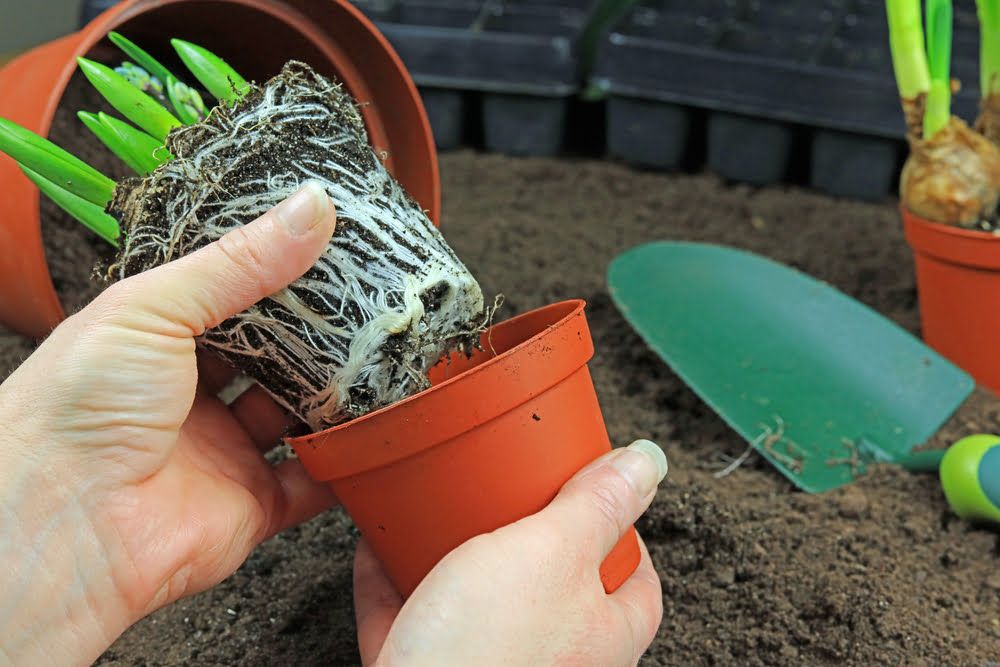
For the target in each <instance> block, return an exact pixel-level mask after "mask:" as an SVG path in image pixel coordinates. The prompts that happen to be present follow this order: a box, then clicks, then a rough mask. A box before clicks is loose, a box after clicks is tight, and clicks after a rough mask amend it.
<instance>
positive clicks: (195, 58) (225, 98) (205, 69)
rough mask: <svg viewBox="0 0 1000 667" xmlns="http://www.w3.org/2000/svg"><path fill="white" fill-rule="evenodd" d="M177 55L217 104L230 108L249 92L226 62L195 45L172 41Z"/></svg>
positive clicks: (247, 87) (178, 40)
mask: <svg viewBox="0 0 1000 667" xmlns="http://www.w3.org/2000/svg"><path fill="white" fill-rule="evenodd" d="M170 43H171V44H172V45H173V47H174V50H176V51H177V55H179V56H180V58H181V60H182V61H183V62H184V65H185V66H186V67H187V68H188V69H189V70H191V73H192V74H194V76H195V78H196V79H198V81H199V82H200V83H201V85H203V86H205V89H206V90H208V92H210V93H211V94H212V95H213V96H214V97H215V98H216V99H218V100H219V102H221V103H223V104H226V105H229V106H232V105H233V104H235V103H236V102H238V101H240V100H241V99H243V97H244V96H246V94H247V93H249V92H250V84H249V83H247V81H246V79H244V78H243V77H242V76H240V74H239V73H238V72H237V71H236V70H234V69H233V68H232V67H231V66H230V65H229V64H228V63H227V62H226V61H224V60H223V59H222V58H220V57H219V56H217V55H215V54H214V53H212V52H211V51H209V50H208V49H205V48H203V47H201V46H198V45H197V44H192V43H191V42H185V41H184V40H181V39H172V40H170Z"/></svg>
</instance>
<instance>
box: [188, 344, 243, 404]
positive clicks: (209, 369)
mask: <svg viewBox="0 0 1000 667" xmlns="http://www.w3.org/2000/svg"><path fill="white" fill-rule="evenodd" d="M195 355H196V356H197V358H198V383H199V384H200V385H201V386H202V387H203V388H204V390H205V391H206V392H207V393H209V394H211V395H212V396H215V395H216V394H218V393H219V392H220V391H222V390H223V389H225V388H226V386H227V385H228V384H229V383H230V382H232V380H233V378H234V377H236V369H235V368H233V367H232V366H230V365H229V364H227V363H226V362H225V361H223V360H222V359H221V358H220V357H219V356H218V355H216V354H212V353H211V352H209V351H207V350H203V349H201V348H199V349H197V350H195Z"/></svg>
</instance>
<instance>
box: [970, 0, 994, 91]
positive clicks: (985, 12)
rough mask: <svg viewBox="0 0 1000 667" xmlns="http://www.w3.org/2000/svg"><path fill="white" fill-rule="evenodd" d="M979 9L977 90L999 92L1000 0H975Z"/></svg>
mask: <svg viewBox="0 0 1000 667" xmlns="http://www.w3.org/2000/svg"><path fill="white" fill-rule="evenodd" d="M976 6H977V8H978V10H979V91H980V94H981V95H982V97H983V98H986V97H989V96H990V95H991V94H993V93H1000V0H976Z"/></svg>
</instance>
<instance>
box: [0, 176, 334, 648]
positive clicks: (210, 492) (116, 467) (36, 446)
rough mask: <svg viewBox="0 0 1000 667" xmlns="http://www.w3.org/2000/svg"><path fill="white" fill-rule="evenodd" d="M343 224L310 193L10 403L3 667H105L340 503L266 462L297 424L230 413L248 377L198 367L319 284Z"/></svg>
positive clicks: (0, 521) (115, 316) (101, 322)
mask: <svg viewBox="0 0 1000 667" xmlns="http://www.w3.org/2000/svg"><path fill="white" fill-rule="evenodd" d="M335 217H336V216H335V212H334V210H333V204H332V202H331V201H330V199H329V198H328V197H327V195H326V193H325V192H324V191H323V190H322V188H321V187H319V186H314V185H307V186H305V187H304V188H303V189H302V190H301V191H300V192H299V193H298V194H297V195H295V196H294V197H292V198H290V199H289V200H287V201H286V202H284V203H283V204H281V205H279V206H278V207H277V208H275V209H274V210H272V211H271V212H270V213H268V214H266V215H264V216H263V217H261V218H260V219H259V220H257V221H255V222H253V223H251V224H249V225H246V226H245V227H242V228H240V229H238V230H236V231H234V232H232V233H230V234H229V235H227V236H226V237H224V238H223V239H221V240H219V241H218V242H217V243H214V244H212V245H210V246H207V247H205V248H203V249H201V250H199V251H198V252H196V253H193V254H191V255H189V256H187V257H184V258H182V259H179V260H177V261H175V262H172V263H170V264H167V265H164V266H162V267H159V268H156V269H153V270H151V271H148V272H146V273H143V274H140V275H137V276H135V277H132V278H129V279H127V280H124V281H121V282H119V283H117V284H115V285H113V286H111V287H110V288H109V289H108V290H106V291H105V292H104V293H103V294H101V295H100V296H99V297H98V298H97V299H96V300H95V301H94V302H93V303H92V304H90V305H89V306H87V307H86V308H84V309H83V310H82V311H80V312H79V313H78V314H76V315H74V316H72V317H70V318H69V319H67V320H66V321H65V322H64V323H63V324H61V325H60V326H59V327H58V328H57V329H56V330H55V331H54V332H53V333H52V335H51V336H50V337H49V338H48V339H47V340H46V341H45V342H44V343H43V344H42V345H41V346H40V347H39V348H38V350H37V351H36V352H35V353H34V354H33V355H32V356H31V357H30V358H29V359H28V360H27V361H25V363H24V364H23V365H22V366H21V367H20V368H19V369H18V370H17V371H16V372H15V373H14V374H12V375H11V377H10V378H9V379H8V380H7V381H6V382H5V383H4V384H3V385H2V386H0V423H3V424H4V433H3V434H2V435H0V507H2V508H3V510H4V511H3V512H0V562H3V567H0V590H3V591H4V594H3V600H2V601H0V664H3V663H4V662H5V660H6V661H10V662H13V663H15V664H74V663H89V662H91V661H92V660H94V659H96V658H97V657H98V656H99V655H100V653H101V652H102V651H103V650H104V649H106V648H107V646H109V645H110V644H111V643H112V642H113V641H114V639H115V638H116V637H117V636H118V635H119V634H120V633H121V632H122V631H124V630H125V628H127V627H128V626H129V625H130V624H131V623H133V622H135V621H136V620H138V619H139V618H141V617H143V616H145V615H146V614H148V613H150V612H152V611H154V610H155V609H157V608H159V607H162V606H163V605H165V604H167V603H169V602H172V601H174V600H177V599H178V598H181V597H183V596H186V595H191V594H193V593H197V592H199V591H202V590H204V589H206V588H208V587H210V586H212V585H214V584H216V583H218V582H219V581H221V580H222V579H224V578H225V577H227V576H228V575H230V574H231V573H232V572H233V571H235V570H236V568H237V567H239V566H240V564H241V563H242V562H243V561H244V560H245V559H246V557H247V555H248V554H249V552H250V550H251V549H253V547H255V546H256V545H257V544H258V543H260V542H261V541H262V540H264V539H266V538H267V537H269V536H270V535H273V534H274V533H276V532H278V531H280V530H282V529H284V528H286V527H288V526H290V525H293V524H295V523H298V522H300V521H303V520H305V519H307V518H309V517H311V516H313V515H314V514H316V513H318V512H320V511H322V510H324V509H326V508H328V507H330V506H331V505H332V504H333V503H334V502H335V499H334V498H333V497H332V494H331V492H330V491H329V490H328V489H327V487H326V486H324V485H322V484H318V483H316V482H313V481H312V480H311V479H310V478H309V477H308V475H307V474H306V473H305V471H304V469H303V468H302V466H301V464H300V463H299V462H298V461H297V460H291V461H286V462H283V463H281V464H279V465H277V466H271V465H270V464H269V463H268V462H267V461H266V459H265V458H264V457H263V454H262V452H264V451H266V450H267V449H270V447H271V446H272V445H274V444H276V441H277V439H278V438H279V436H280V435H281V434H282V432H283V431H284V430H285V429H286V427H287V426H288V425H289V422H288V418H287V417H286V416H285V414H284V412H283V411H282V410H281V409H279V408H278V406H277V405H276V404H275V403H274V402H273V401H271V400H270V398H269V397H268V396H267V395H266V394H265V393H264V392H263V390H262V389H260V388H257V387H255V388H253V389H250V390H248V391H247V392H246V393H245V394H243V395H242V396H241V397H239V398H238V399H237V400H236V401H235V402H234V403H233V405H232V406H231V407H227V406H226V405H225V404H223V403H222V402H221V401H220V400H219V399H218V398H217V397H216V394H217V392H218V390H219V389H221V387H222V386H223V385H224V384H225V383H226V382H228V379H229V378H230V377H232V373H230V374H228V377H227V374H226V373H225V371H222V370H220V368H221V364H219V363H218V362H216V363H215V364H212V363H210V362H209V363H203V364H202V365H201V368H200V369H199V365H198V363H197V360H196V352H195V337H197V336H199V335H200V334H201V333H203V332H204V331H205V330H206V329H207V328H211V327H213V326H215V325H217V324H218V323H220V322H222V321H223V320H224V319H226V318H227V317H229V316H231V315H233V314H236V313H238V312H241V311H243V310H245V309H246V308H248V307H249V306H251V305H252V304H254V303H256V302H257V301H259V300H261V299H262V298H264V297H266V296H268V295H270V294H273V293H275V292H277V291H279V290H280V289H282V288H284V287H285V286H287V285H288V284H289V283H291V282H292V281H294V280H295V279H296V278H298V277H299V276H300V275H302V274H303V273H305V272H306V271H307V270H308V269H309V268H310V267H311V266H312V265H313V264H314V263H315V261H316V260H317V259H318V258H319V255H320V253H321V252H322V251H323V249H324V247H325V246H326V244H327V242H328V241H329V239H330V236H331V234H332V233H333V229H334V226H335ZM199 370H200V371H201V372H200V373H199ZM8 565H9V566H8Z"/></svg>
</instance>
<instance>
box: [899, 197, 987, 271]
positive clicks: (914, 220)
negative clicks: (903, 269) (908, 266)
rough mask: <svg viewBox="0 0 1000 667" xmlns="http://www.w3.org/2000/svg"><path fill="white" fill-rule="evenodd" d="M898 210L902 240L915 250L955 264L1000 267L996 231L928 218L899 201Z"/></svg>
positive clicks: (918, 253) (982, 268)
mask: <svg viewBox="0 0 1000 667" xmlns="http://www.w3.org/2000/svg"><path fill="white" fill-rule="evenodd" d="M899 211H900V215H901V217H902V219H903V228H904V231H905V234H906V240H907V242H908V243H909V244H910V247H911V248H912V249H913V251H914V253H915V254H917V255H922V256H924V257H927V258H932V259H934V260H937V261H940V262H945V263H948V264H951V265H954V266H956V267H965V268H968V269H974V270H989V271H997V270H1000V235H997V234H993V233H990V232H984V231H979V230H975V229H962V228H960V227H954V226H952V225H946V224H944V223H941V222H935V221H933V220H928V219H926V218H923V217H921V216H919V215H917V214H915V213H913V212H912V211H910V210H909V209H908V208H907V207H906V206H905V205H903V204H902V203H901V204H900V206H899Z"/></svg>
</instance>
